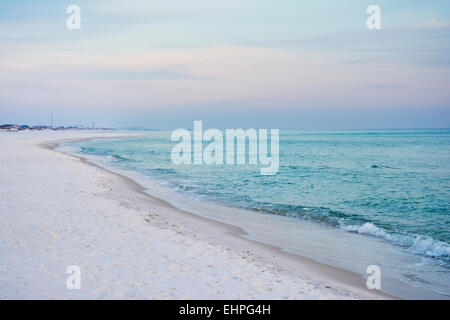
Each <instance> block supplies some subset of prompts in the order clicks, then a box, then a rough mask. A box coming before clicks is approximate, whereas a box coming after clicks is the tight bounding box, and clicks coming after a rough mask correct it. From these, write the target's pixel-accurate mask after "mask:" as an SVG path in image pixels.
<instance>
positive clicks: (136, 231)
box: [0, 131, 386, 299]
mask: <svg viewBox="0 0 450 320" xmlns="http://www.w3.org/2000/svg"><path fill="white" fill-rule="evenodd" d="M93 136H95V137H97V136H98V137H106V136H118V133H114V132H110V133H108V132H80V131H70V132H69V131H66V132H51V131H46V132H17V133H7V132H0V146H1V153H0V173H1V174H0V298H1V299H116V298H117V299H147V298H148V299H188V298H191V299H254V298H256V299H279V298H280V299H359V298H362V299H373V298H386V296H384V295H382V294H380V293H377V294H375V293H374V292H369V291H368V290H365V289H364V288H363V286H362V285H354V283H353V284H352V282H351V280H348V281H347V280H345V279H344V280H343V281H339V279H338V278H339V277H340V275H342V278H349V277H350V278H351V276H349V275H348V274H345V272H343V273H339V271H336V272H335V273H334V274H332V275H330V276H329V277H328V278H327V277H320V276H318V275H317V273H314V272H313V270H310V271H311V272H308V270H309V269H314V266H313V264H311V263H309V264H308V263H303V264H302V262H301V261H300V260H295V259H291V258H289V257H288V254H280V256H279V257H277V259H272V260H271V261H270V260H269V258H268V257H269V256H270V257H273V258H275V249H271V248H268V247H267V246H263V245H258V244H254V243H252V242H251V241H249V240H245V239H242V238H240V237H238V236H237V235H236V234H237V233H239V232H238V231H236V230H234V229H233V228H231V227H229V226H225V225H223V224H221V223H212V222H211V221H209V220H208V219H205V218H195V217H192V216H190V215H189V214H186V213H182V212H180V210H177V209H175V208H173V207H171V206H170V205H167V204H166V203H164V202H163V201H159V200H157V199H153V198H151V197H148V196H146V195H145V194H143V192H142V190H140V189H139V186H137V185H136V184H133V182H132V181H127V179H125V178H123V177H120V176H118V175H115V174H112V173H110V172H108V171H106V170H103V169H101V168H98V167H95V166H93V165H89V164H87V163H85V162H84V161H82V160H80V159H78V158H76V157H72V156H69V155H66V154H62V153H59V152H56V151H53V150H50V149H46V148H44V147H42V146H41V145H40V144H42V143H44V142H48V141H56V140H61V139H67V138H86V137H93ZM219 238H220V241H218V240H217V239H219ZM227 243H228V244H229V245H227ZM238 248H239V249H238ZM70 265H78V266H79V267H80V268H81V289H80V290H68V289H67V287H66V280H67V277H68V276H69V275H68V274H66V269H67V267H68V266H70ZM296 270H297V271H296ZM329 274H330V273H329ZM329 279H335V280H336V281H334V280H329ZM361 283H362V282H361Z"/></svg>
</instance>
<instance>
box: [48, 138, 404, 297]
mask: <svg viewBox="0 0 450 320" xmlns="http://www.w3.org/2000/svg"><path fill="white" fill-rule="evenodd" d="M135 136H139V135H130V136H116V137H114V136H113V137H107V138H99V137H87V138H74V139H64V140H56V141H47V142H45V143H42V144H41V145H40V146H41V147H43V148H47V149H50V150H52V151H55V152H59V153H63V154H66V155H69V156H72V157H75V158H78V159H79V160H80V161H81V162H82V163H84V164H87V165H89V166H93V167H95V168H97V169H100V170H102V171H105V172H107V173H108V174H111V175H114V176H116V177H118V178H119V179H120V180H121V182H122V183H123V184H124V185H126V186H127V187H128V188H129V189H131V190H133V191H134V192H136V193H138V194H140V195H142V196H144V197H145V198H146V200H147V201H149V202H150V203H151V204H152V205H157V206H161V207H164V208H165V209H167V210H168V211H169V212H167V213H166V214H167V216H170V218H169V220H170V223H174V222H175V221H178V220H180V218H181V217H182V219H181V220H182V221H183V222H184V225H185V226H186V225H189V227H188V229H190V231H191V232H192V230H193V231H194V232H195V231H200V232H201V233H203V234H202V235H201V236H200V238H202V237H203V238H206V239H208V241H212V242H213V244H218V245H221V246H225V247H228V248H231V249H233V250H237V251H242V252H244V253H246V254H249V255H250V256H252V258H253V259H256V260H257V261H259V262H262V263H264V264H268V265H273V266H275V267H276V269H277V270H278V272H280V273H283V274H288V275H291V276H295V277H299V278H303V279H304V278H305V276H306V278H309V279H310V280H312V281H315V282H317V283H319V284H320V285H322V286H323V287H324V288H327V289H332V288H337V289H338V290H342V291H343V292H347V293H348V294H351V295H352V294H356V296H357V298H360V299H400V298H399V297H396V296H394V295H391V294H389V293H386V292H384V291H381V290H369V289H367V287H366V285H365V282H366V280H365V279H364V278H363V277H362V276H361V275H359V274H357V273H355V272H352V271H348V270H345V269H342V268H338V267H334V266H331V265H327V264H324V263H320V262H317V261H315V260H313V259H310V258H308V257H304V256H301V255H298V254H294V253H290V252H286V251H284V250H283V249H282V248H280V247H277V246H275V245H270V244H267V243H262V242H260V241H257V240H252V239H250V238H246V237H245V236H247V235H248V233H247V232H246V231H245V230H244V229H242V228H240V227H238V226H235V225H231V224H229V223H224V222H221V221H218V220H214V219H211V218H208V217H204V216H202V215H199V214H196V213H194V212H190V211H187V210H183V209H180V208H177V207H175V206H174V205H173V204H171V203H170V202H169V201H168V200H166V199H163V198H162V197H158V196H155V195H152V194H150V193H149V192H148V189H147V188H146V187H144V186H143V185H141V184H140V183H139V182H137V181H135V180H134V179H133V178H131V177H129V176H126V175H124V174H122V173H119V172H116V171H113V170H111V169H109V168H106V167H103V166H101V165H99V164H96V163H94V162H92V161H90V160H89V159H87V158H84V157H82V156H80V155H77V154H72V153H66V152H64V151H60V150H56V148H57V147H58V146H60V145H61V144H63V143H67V142H77V141H86V140H93V139H118V138H125V139H126V138H130V137H135ZM200 223H201V224H202V226H201V227H199V226H198V224H200ZM243 248H245V250H242V249H243Z"/></svg>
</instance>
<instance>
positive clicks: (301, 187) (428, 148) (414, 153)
mask: <svg viewBox="0 0 450 320" xmlns="http://www.w3.org/2000/svg"><path fill="white" fill-rule="evenodd" d="M143 133H144V134H145V135H146V136H145V137H142V138H132V139H114V140H93V141H84V142H77V143H72V144H70V145H71V146H72V147H76V148H77V150H78V152H80V153H81V154H85V155H93V156H100V157H102V158H103V159H105V160H106V161H107V163H108V164H109V165H112V166H115V167H118V168H121V169H126V170H132V171H134V172H138V173H139V174H140V175H141V176H144V177H148V178H151V179H152V180H156V181H158V182H159V183H160V184H161V185H163V186H164V187H166V188H167V189H168V190H170V192H173V193H175V194H178V195H182V196H185V197H188V198H194V199H197V200H202V201H208V202H213V203H219V204H224V205H227V206H233V207H240V208H245V209H249V210H253V211H256V212H261V213H266V214H267V213H268V214H274V215H281V216H288V217H291V218H294V219H303V220H308V221H312V222H315V223H319V224H324V225H327V226H332V227H335V228H339V229H341V230H345V231H348V232H353V233H359V234H362V235H363V236H367V237H374V238H377V239H379V240H380V241H383V242H388V243H390V244H392V245H393V246H394V247H397V248H399V249H400V250H403V251H404V252H407V253H408V254H409V253H410V254H411V255H414V256H417V257H418V258H419V260H417V261H419V262H417V263H413V265H410V266H402V267H401V268H402V278H403V279H404V280H405V279H406V280H408V281H409V280H410V279H415V280H414V281H413V282H414V284H415V285H417V286H422V285H426V286H428V288H430V289H431V290H433V291H435V292H438V293H439V294H444V295H446V296H448V295H450V292H449V291H448V288H449V287H450V272H449V271H450V206H449V199H450V130H449V129H446V130H444V129H443V130H383V131H382V130H374V131H281V132H280V168H279V173H278V174H276V175H274V176H263V175H260V171H259V168H260V167H259V166H258V165H179V166H177V165H174V164H173V163H172V161H171V157H170V155H171V151H172V148H173V147H174V146H175V144H176V143H175V142H171V141H170V134H171V132H163V131H146V132H143ZM336 241H339V239H336ZM355 245H357V244H355ZM392 263H393V264H395V263H397V264H402V263H403V262H401V261H397V262H395V261H392ZM421 279H422V280H421ZM410 282H411V281H410Z"/></svg>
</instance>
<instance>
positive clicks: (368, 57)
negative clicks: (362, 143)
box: [0, 0, 450, 129]
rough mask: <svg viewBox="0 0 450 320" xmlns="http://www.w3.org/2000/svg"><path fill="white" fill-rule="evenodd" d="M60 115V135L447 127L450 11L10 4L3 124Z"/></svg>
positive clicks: (386, 3) (411, 3)
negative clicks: (73, 23)
mask: <svg viewBox="0 0 450 320" xmlns="http://www.w3.org/2000/svg"><path fill="white" fill-rule="evenodd" d="M71 4H74V5H78V6H79V7H80V8H81V30H68V29H67V27H66V20H67V18H68V17H69V15H68V14H67V13H66V9H67V7H68V6H69V5H71ZM372 4H375V5H378V6H379V7H380V8H381V30H372V31H371V30H368V29H367V27H366V20H367V18H368V14H367V13H366V9H367V7H368V6H369V5H372ZM51 111H53V112H54V118H55V124H58V125H73V124H82V125H89V124H91V123H92V121H95V123H96V124H97V125H100V126H115V127H127V126H144V127H150V128H161V129H162V128H168V129H170V128H176V127H190V126H192V122H193V120H203V121H204V123H205V126H208V127H231V128H232V127H259V128H262V127H265V128H282V129H283V128H286V129H287V128H289V129H358V128H414V127H428V128H430V127H450V2H449V1H448V0H433V1H423V0H408V1H406V0H370V1H364V0H343V1H335V0H315V1H302V0H220V1H219V0H150V1H149V0H96V1H92V0H77V1H75V0H71V1H54V0H47V1H45V0H22V1H17V0H2V1H0V123H28V124H33V125H35V124H37V122H38V121H39V122H40V123H41V124H43V123H47V124H48V123H49V121H50V120H49V119H50V112H51Z"/></svg>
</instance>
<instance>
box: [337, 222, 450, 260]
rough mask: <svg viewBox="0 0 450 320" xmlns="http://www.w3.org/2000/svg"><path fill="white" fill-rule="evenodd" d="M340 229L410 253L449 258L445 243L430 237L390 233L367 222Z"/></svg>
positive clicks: (449, 254)
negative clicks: (405, 249) (395, 246)
mask: <svg viewBox="0 0 450 320" xmlns="http://www.w3.org/2000/svg"><path fill="white" fill-rule="evenodd" d="M342 229H344V230H347V231H350V232H357V233H360V234H367V235H371V236H375V237H378V238H382V239H385V240H388V241H390V242H393V243H395V244H397V245H400V246H403V247H406V248H407V250H408V251H409V252H411V253H415V254H420V255H424V256H427V257H433V258H438V259H442V260H448V259H449V258H450V246H449V245H448V244H447V243H445V242H442V241H438V240H436V239H432V238H430V237H426V236H420V235H411V234H396V233H390V232H388V231H386V230H384V229H382V228H379V227H377V226H376V225H374V224H373V223H371V222H367V223H365V224H363V225H362V226H355V225H350V226H342Z"/></svg>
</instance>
